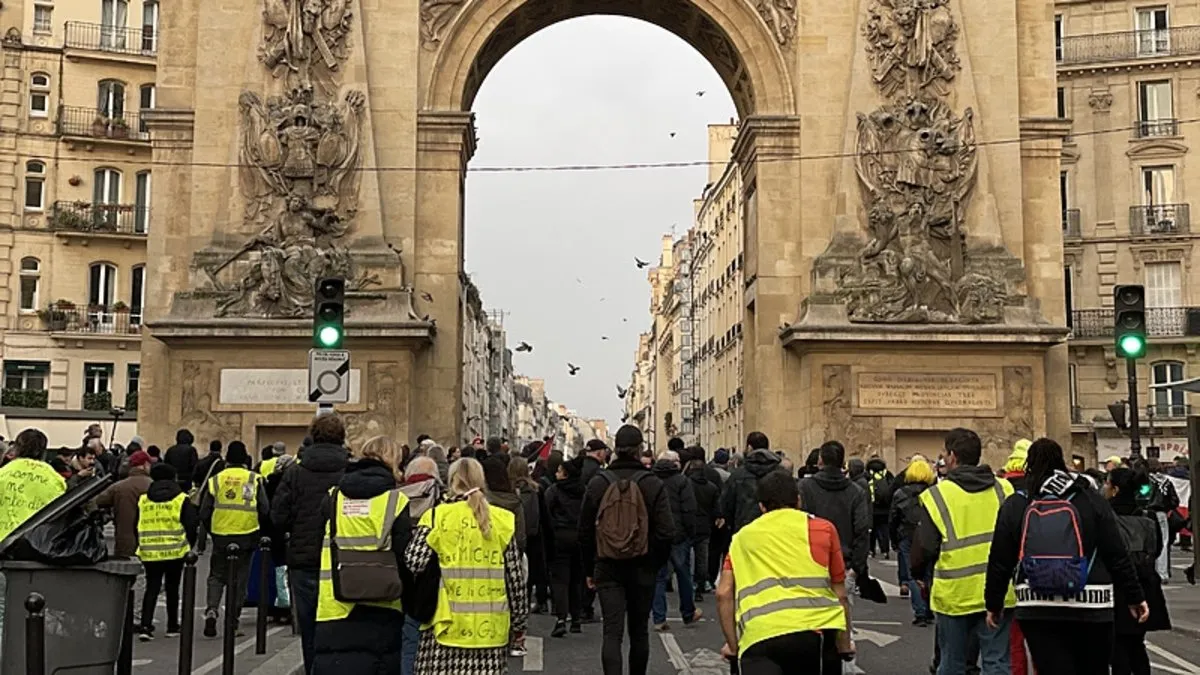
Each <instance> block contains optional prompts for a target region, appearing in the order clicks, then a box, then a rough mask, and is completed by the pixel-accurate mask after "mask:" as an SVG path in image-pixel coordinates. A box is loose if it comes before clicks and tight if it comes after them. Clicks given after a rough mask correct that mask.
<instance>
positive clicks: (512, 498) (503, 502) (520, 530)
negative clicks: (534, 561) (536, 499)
mask: <svg viewBox="0 0 1200 675" xmlns="http://www.w3.org/2000/svg"><path fill="white" fill-rule="evenodd" d="M507 459H508V458H506V457H503V456H502V454H495V455H489V456H488V458H487V459H485V460H483V461H482V462H480V466H482V467H483V473H484V476H485V477H486V481H487V492H486V496H487V500H488V503H490V504H491V505H493V506H499V507H500V508H502V509H504V510H506V511H508V512H509V513H511V514H513V517H514V518H515V519H516V523H515V526H516V528H517V529H516V534H515V535H514V536H515V538H516V541H517V548H519V549H520V550H521V552H522V553H524V552H525V546H526V543H527V542H526V537H527V536H528V535H527V533H526V531H525V507H524V505H523V504H521V498H520V497H519V496H518V495H517V492H516V490H514V489H513V485H512V481H510V480H509V479H508V461H506V460H507Z"/></svg>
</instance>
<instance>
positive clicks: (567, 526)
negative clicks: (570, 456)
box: [546, 476, 587, 551]
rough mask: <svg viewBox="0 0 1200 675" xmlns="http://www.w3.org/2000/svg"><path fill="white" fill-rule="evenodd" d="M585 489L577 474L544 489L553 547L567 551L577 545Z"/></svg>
mask: <svg viewBox="0 0 1200 675" xmlns="http://www.w3.org/2000/svg"><path fill="white" fill-rule="evenodd" d="M586 490H587V486H585V485H584V484H583V481H582V480H580V477H579V476H575V477H568V478H566V479H564V480H560V481H556V482H555V483H554V484H553V485H551V486H550V487H549V488H547V489H546V513H548V514H549V516H550V529H551V531H552V532H553V535H554V547H555V549H558V550H567V551H569V550H574V549H577V548H578V547H579V512H580V511H581V510H582V509H583V493H584V492H585V491H586Z"/></svg>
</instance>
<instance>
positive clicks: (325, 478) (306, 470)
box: [271, 443, 349, 571]
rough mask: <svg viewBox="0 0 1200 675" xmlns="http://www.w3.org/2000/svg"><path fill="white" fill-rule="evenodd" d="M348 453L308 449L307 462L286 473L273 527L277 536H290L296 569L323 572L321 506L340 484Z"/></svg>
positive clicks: (289, 553) (273, 504)
mask: <svg viewBox="0 0 1200 675" xmlns="http://www.w3.org/2000/svg"><path fill="white" fill-rule="evenodd" d="M348 462H349V453H347V452H346V449H345V448H342V447H341V446H337V445H329V444H325V443H321V444H315V445H311V446H309V447H308V448H307V449H305V451H304V463H303V464H293V465H292V466H289V467H288V468H287V469H286V470H285V471H284V472H283V478H282V479H281V480H280V481H279V487H278V488H277V489H276V491H275V498H274V499H273V500H272V502H271V524H272V525H274V529H275V532H276V534H277V535H279V536H286V537H287V541H288V543H287V564H288V567H291V568H294V569H302V570H309V571H315V570H319V569H321V543H322V541H323V540H324V539H325V518H324V516H322V514H321V504H323V503H324V501H325V499H326V498H327V497H328V496H329V488H331V487H333V486H334V485H337V484H338V483H339V482H340V481H341V480H342V476H343V474H344V473H345V471H346V466H347V463H348Z"/></svg>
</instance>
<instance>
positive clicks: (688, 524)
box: [651, 459, 696, 544]
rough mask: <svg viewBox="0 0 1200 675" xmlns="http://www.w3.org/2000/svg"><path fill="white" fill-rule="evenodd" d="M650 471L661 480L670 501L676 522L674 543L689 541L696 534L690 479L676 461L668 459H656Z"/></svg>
mask: <svg viewBox="0 0 1200 675" xmlns="http://www.w3.org/2000/svg"><path fill="white" fill-rule="evenodd" d="M651 471H653V472H654V475H655V476H658V478H659V480H661V481H662V482H663V489H665V490H666V491H667V499H668V500H670V502H671V517H672V518H673V519H674V520H675V523H676V528H675V542H674V543H676V544H682V543H684V542H687V541H691V540H692V537H694V536H695V535H696V493H695V491H694V490H692V481H690V480H688V479H687V477H686V476H684V475H683V472H682V471H681V470H680V469H679V463H678V462H675V461H672V460H669V459H660V460H658V461H657V462H655V463H654V467H653V468H652V469H651Z"/></svg>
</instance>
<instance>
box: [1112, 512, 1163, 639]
mask: <svg viewBox="0 0 1200 675" xmlns="http://www.w3.org/2000/svg"><path fill="white" fill-rule="evenodd" d="M1118 496H1119V495H1118ZM1109 503H1110V504H1111V505H1112V507H1113V512H1115V513H1116V514H1117V525H1118V527H1119V528H1120V529H1121V530H1122V531H1123V532H1124V531H1129V532H1130V533H1137V534H1140V535H1141V536H1140V538H1141V539H1142V540H1143V542H1142V543H1143V546H1141V547H1139V548H1143V549H1145V550H1143V551H1132V550H1131V551H1130V555H1129V558H1130V562H1132V563H1133V569H1134V571H1135V572H1137V577H1138V583H1139V584H1140V585H1141V587H1142V593H1143V594H1144V595H1145V596H1146V604H1147V605H1149V607H1150V618H1149V619H1147V620H1146V623H1138V622H1137V620H1136V619H1134V618H1133V615H1132V614H1130V613H1129V605H1130V602H1129V599H1128V598H1126V597H1125V594H1124V593H1123V592H1122V590H1121V588H1120V587H1117V588H1114V589H1113V591H1114V593H1113V616H1114V617H1115V621H1114V622H1113V628H1114V629H1115V631H1116V633H1117V634H1118V635H1140V634H1144V633H1147V632H1149V631H1159V630H1171V615H1170V612H1169V610H1168V609H1167V597H1166V595H1164V594H1163V589H1162V579H1160V578H1159V576H1158V572H1157V571H1156V570H1155V569H1154V561H1155V560H1157V559H1158V556H1159V554H1161V553H1162V547H1163V540H1162V533H1161V532H1159V529H1158V520H1156V519H1155V517H1154V514H1153V513H1152V512H1146V511H1144V510H1142V509H1140V508H1138V506H1137V504H1136V503H1133V500H1132V499H1130V500H1129V501H1128V502H1126V501H1125V500H1113V501H1111V502H1109ZM1122 541H1125V543H1126V548H1127V549H1128V548H1129V543H1130V542H1129V540H1128V539H1126V538H1125V537H1124V535H1122Z"/></svg>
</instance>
